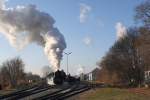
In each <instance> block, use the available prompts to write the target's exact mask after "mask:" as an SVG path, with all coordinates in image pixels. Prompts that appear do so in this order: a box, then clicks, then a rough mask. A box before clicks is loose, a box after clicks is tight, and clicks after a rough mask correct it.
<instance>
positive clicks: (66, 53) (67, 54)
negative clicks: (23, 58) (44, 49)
mask: <svg viewBox="0 0 150 100" xmlns="http://www.w3.org/2000/svg"><path fill="white" fill-rule="evenodd" d="M64 53H65V55H66V56H67V75H68V74H69V73H68V71H69V70H68V56H69V55H70V54H71V53H72V52H64Z"/></svg>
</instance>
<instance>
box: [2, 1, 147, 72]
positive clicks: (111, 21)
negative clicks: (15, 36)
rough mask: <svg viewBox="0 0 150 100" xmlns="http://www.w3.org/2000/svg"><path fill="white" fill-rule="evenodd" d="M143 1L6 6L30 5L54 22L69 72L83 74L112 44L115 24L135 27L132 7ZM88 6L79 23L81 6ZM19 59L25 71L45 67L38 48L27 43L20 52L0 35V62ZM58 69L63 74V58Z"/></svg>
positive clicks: (72, 2)
mask: <svg viewBox="0 0 150 100" xmlns="http://www.w3.org/2000/svg"><path fill="white" fill-rule="evenodd" d="M142 1H144V0H9V1H8V2H7V6H8V7H15V6H17V5H29V4H34V5H36V6H37V8H38V9H40V10H41V11H43V12H47V13H48V14H50V15H51V16H52V17H53V18H54V19H55V21H56V23H55V26H56V27H58V29H59V30H60V32H61V33H62V34H63V35H64V37H65V39H66V43H67V48H66V50H65V51H66V52H72V54H71V55H70V56H69V72H70V73H72V74H76V71H77V69H79V68H80V67H81V66H83V68H84V70H85V72H89V71H90V70H92V69H93V68H95V67H96V62H98V61H99V60H100V59H101V58H102V57H103V56H104V55H105V54H106V52H107V51H108V50H109V48H110V47H111V46H112V45H113V43H114V42H115V41H116V29H115V26H116V23H118V22H120V23H122V24H123V25H124V26H126V27H130V26H135V25H136V24H135V22H134V17H133V16H134V14H135V11H134V9H135V7H136V6H137V5H138V4H140V3H141V2H142ZM83 5H85V6H86V7H89V8H90V10H88V11H87V12H86V14H85V16H84V17H86V18H85V20H84V22H81V19H80V17H79V16H80V15H81V13H82V12H81V9H80V8H81V6H83ZM15 56H20V57H21V58H22V59H23V61H24V62H25V64H26V71H32V72H34V73H40V72H41V68H42V67H43V66H45V65H49V62H48V60H47V57H46V55H45V54H44V52H43V49H42V47H40V46H38V45H36V44H30V45H28V46H27V47H26V48H24V49H23V50H21V51H17V50H16V49H15V48H13V47H11V45H10V44H9V42H8V41H7V40H6V38H5V37H4V36H3V35H1V34H0V63H2V62H3V61H5V60H6V59H9V58H13V57H15ZM61 68H62V69H64V70H65V71H66V56H65V55H64V57H63V60H62V63H61Z"/></svg>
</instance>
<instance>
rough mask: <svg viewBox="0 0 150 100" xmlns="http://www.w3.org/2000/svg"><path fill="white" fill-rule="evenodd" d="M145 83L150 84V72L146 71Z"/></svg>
mask: <svg viewBox="0 0 150 100" xmlns="http://www.w3.org/2000/svg"><path fill="white" fill-rule="evenodd" d="M145 82H146V83H147V82H148V83H150V70H148V71H145Z"/></svg>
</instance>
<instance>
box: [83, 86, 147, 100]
mask: <svg viewBox="0 0 150 100" xmlns="http://www.w3.org/2000/svg"><path fill="white" fill-rule="evenodd" d="M81 98H82V100H150V97H148V96H145V95H139V94H135V93H131V92H128V91H127V90H125V89H116V88H102V89H98V90H96V91H92V92H89V93H87V94H86V95H84V96H83V97H81Z"/></svg>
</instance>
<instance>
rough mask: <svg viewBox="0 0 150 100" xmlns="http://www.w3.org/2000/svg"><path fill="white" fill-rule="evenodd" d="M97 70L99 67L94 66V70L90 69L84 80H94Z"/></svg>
mask: <svg viewBox="0 0 150 100" xmlns="http://www.w3.org/2000/svg"><path fill="white" fill-rule="evenodd" d="M99 71H100V69H99V68H95V69H94V70H92V71H91V72H89V73H88V74H86V80H87V81H96V80H97V78H98V73H99Z"/></svg>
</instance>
